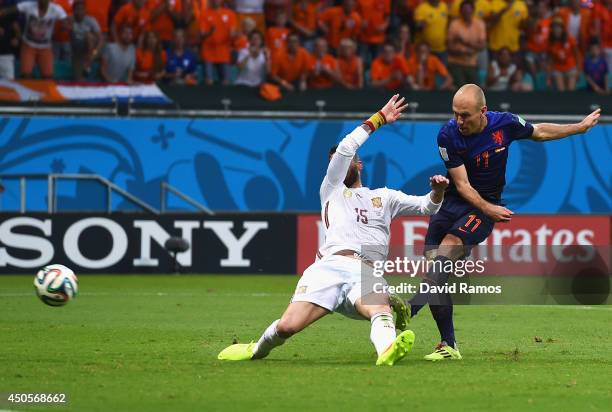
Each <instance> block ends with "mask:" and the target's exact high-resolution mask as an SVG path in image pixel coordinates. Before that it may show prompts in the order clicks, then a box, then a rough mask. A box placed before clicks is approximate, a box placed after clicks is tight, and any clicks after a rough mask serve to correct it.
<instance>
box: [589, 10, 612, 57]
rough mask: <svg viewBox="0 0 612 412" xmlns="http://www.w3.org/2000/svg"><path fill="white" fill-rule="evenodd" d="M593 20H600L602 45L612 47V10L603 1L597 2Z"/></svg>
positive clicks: (606, 47)
mask: <svg viewBox="0 0 612 412" xmlns="http://www.w3.org/2000/svg"><path fill="white" fill-rule="evenodd" d="M593 20H598V21H599V24H600V27H601V46H602V47H603V48H605V49H609V48H612V10H610V9H608V8H607V7H606V6H605V5H603V4H601V3H597V4H595V7H594V8H593Z"/></svg>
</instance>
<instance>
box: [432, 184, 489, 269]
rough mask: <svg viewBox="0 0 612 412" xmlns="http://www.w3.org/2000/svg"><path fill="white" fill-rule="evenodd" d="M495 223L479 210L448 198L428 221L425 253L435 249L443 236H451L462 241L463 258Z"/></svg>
mask: <svg viewBox="0 0 612 412" xmlns="http://www.w3.org/2000/svg"><path fill="white" fill-rule="evenodd" d="M494 225H495V222H494V221H493V220H491V219H490V218H489V217H487V216H486V215H485V214H484V213H482V211H481V210H479V209H476V208H475V207H474V206H472V205H470V204H469V203H467V202H466V201H464V200H463V199H461V198H458V197H456V196H448V197H446V198H445V199H444V203H443V204H442V207H441V208H440V211H439V212H438V213H436V214H435V215H433V216H432V217H431V219H430V220H429V227H428V228H427V235H425V251H426V252H427V251H428V250H434V249H437V248H438V246H439V245H440V243H441V242H442V239H444V236H446V235H447V234H449V233H450V234H452V235H455V236H457V237H458V238H459V239H461V240H462V241H463V245H464V249H465V251H464V253H465V257H467V256H469V255H470V253H471V251H472V248H473V247H474V246H476V245H478V244H479V243H480V242H482V241H484V240H485V239H486V238H487V237H488V236H489V235H490V234H491V232H492V231H493V226H494Z"/></svg>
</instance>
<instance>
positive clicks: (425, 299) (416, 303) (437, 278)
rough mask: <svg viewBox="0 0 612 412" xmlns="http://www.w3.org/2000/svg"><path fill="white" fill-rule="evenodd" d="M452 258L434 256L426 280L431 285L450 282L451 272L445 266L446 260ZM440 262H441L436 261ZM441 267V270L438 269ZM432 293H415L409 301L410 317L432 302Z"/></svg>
mask: <svg viewBox="0 0 612 412" xmlns="http://www.w3.org/2000/svg"><path fill="white" fill-rule="evenodd" d="M448 260H450V259H449V258H447V257H446V256H436V257H435V258H434V260H433V261H434V264H433V265H432V266H431V270H430V271H428V272H427V279H426V280H424V282H427V283H429V284H431V285H440V286H441V285H444V284H445V283H446V282H448V276H449V274H448V273H446V272H445V271H444V266H445V263H446V261H448ZM436 262H440V263H436ZM438 269H440V270H438ZM432 295H434V296H435V295H436V294H432V293H421V292H419V293H417V294H416V295H414V296H413V297H412V298H411V299H410V300H409V301H408V303H410V317H413V316H415V315H416V314H417V313H419V311H420V310H421V309H422V308H423V306H425V305H426V304H427V303H429V302H430V300H431V299H432Z"/></svg>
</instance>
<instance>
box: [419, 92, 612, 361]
mask: <svg viewBox="0 0 612 412" xmlns="http://www.w3.org/2000/svg"><path fill="white" fill-rule="evenodd" d="M600 111H601V110H600V109H597V110H595V111H594V112H593V113H591V114H590V115H588V116H587V117H585V118H584V119H583V120H582V121H581V122H580V123H575V124H567V125H560V124H552V123H539V124H530V123H527V122H526V121H525V120H523V119H522V118H521V117H520V116H517V115H515V114H512V113H501V112H492V111H488V110H487V106H486V101H485V96H484V93H483V91H482V89H481V88H480V87H478V86H477V85H475V84H466V85H464V86H463V87H461V88H460V89H459V90H458V91H457V93H456V94H455V96H454V98H453V113H454V118H453V119H451V120H450V121H448V122H447V123H446V124H445V125H444V126H442V128H441V129H440V132H439V133H438V150H439V152H440V156H441V157H442V160H443V161H444V165H445V166H446V168H447V169H448V174H447V177H448V178H449V180H450V185H449V187H448V189H447V193H446V197H445V198H444V203H443V204H442V207H441V209H440V211H439V212H438V213H437V214H435V215H433V216H432V218H431V220H430V222H429V228H428V230H427V235H426V237H425V255H426V257H427V258H428V259H434V260H435V261H441V262H440V264H439V265H432V266H433V268H439V267H441V266H442V267H443V266H444V263H446V262H447V261H449V260H451V261H456V260H459V259H463V258H465V257H467V256H469V254H470V250H471V248H472V247H473V246H475V245H478V244H479V243H480V242H482V241H484V240H485V239H486V238H487V237H488V236H489V234H490V233H491V232H492V230H493V226H494V224H495V222H509V221H510V219H512V215H513V212H512V211H511V210H509V209H507V208H506V207H504V206H502V205H501V195H502V191H503V188H504V185H505V184H506V179H505V174H506V163H507V159H508V148H509V146H510V144H511V143H512V142H513V141H515V140H521V139H531V140H535V141H537V142H546V141H549V140H556V139H561V138H564V137H567V136H571V135H575V134H582V133H586V132H587V131H588V130H589V129H591V128H592V127H593V126H595V125H596V124H597V122H598V119H599V116H600ZM448 277H449V274H448V273H445V272H444V271H440V270H439V269H438V270H436V269H433V270H431V271H429V272H428V274H427V276H426V279H425V280H424V282H427V283H428V284H430V285H437V286H442V285H444V284H446V283H447V281H448ZM409 303H410V316H411V317H412V316H415V315H416V314H417V313H418V312H419V310H420V309H421V308H422V307H423V306H424V305H425V304H427V303H429V308H430V310H431V313H432V315H433V318H434V319H435V321H436V324H437V326H438V329H439V331H440V337H441V342H440V343H439V344H438V345H437V346H436V348H435V349H434V352H433V353H431V354H429V355H426V356H425V359H426V360H429V361H438V360H447V359H461V354H460V353H459V350H458V348H457V342H456V340H455V330H454V325H453V305H452V301H451V298H450V295H448V294H433V293H418V294H417V295H415V296H414V297H413V298H412V299H410V301H409Z"/></svg>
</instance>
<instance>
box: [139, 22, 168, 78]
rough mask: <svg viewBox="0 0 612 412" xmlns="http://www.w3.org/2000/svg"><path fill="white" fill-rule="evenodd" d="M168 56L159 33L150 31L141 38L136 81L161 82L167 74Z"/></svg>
mask: <svg viewBox="0 0 612 412" xmlns="http://www.w3.org/2000/svg"><path fill="white" fill-rule="evenodd" d="M166 61H167V56H166V52H165V51H164V49H163V47H162V44H161V41H160V39H159V37H158V34H157V32H154V31H148V32H146V33H145V34H144V36H143V37H141V38H140V41H139V46H138V50H136V69H135V70H134V80H135V81H137V82H143V83H150V82H157V81H158V80H161V79H162V78H163V77H164V75H165V73H164V68H165V67H166Z"/></svg>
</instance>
